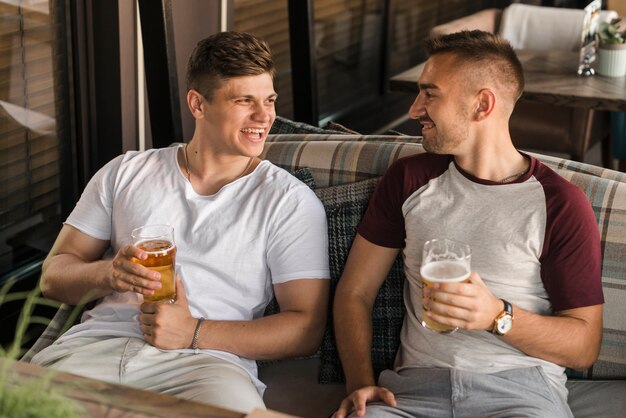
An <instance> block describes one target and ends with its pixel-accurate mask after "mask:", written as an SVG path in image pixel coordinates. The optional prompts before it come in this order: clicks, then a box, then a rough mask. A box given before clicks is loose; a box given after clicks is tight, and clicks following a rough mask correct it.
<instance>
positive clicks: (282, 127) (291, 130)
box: [270, 116, 354, 135]
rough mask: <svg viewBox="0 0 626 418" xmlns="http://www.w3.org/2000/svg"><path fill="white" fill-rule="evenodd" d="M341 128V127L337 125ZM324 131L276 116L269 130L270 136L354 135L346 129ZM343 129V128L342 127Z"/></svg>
mask: <svg viewBox="0 0 626 418" xmlns="http://www.w3.org/2000/svg"><path fill="white" fill-rule="evenodd" d="M339 126H341V125H339ZM339 126H337V128H338V129H324V128H320V127H318V126H313V125H309V124H307V123H304V122H294V121H292V120H289V119H286V118H283V117H281V116H276V119H275V120H274V124H273V125H272V128H271V129H270V134H339V135H341V134H348V133H354V132H353V131H349V130H347V129H345V128H344V129H339ZM342 128H343V127H342Z"/></svg>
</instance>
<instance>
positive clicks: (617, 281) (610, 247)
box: [553, 164, 626, 379]
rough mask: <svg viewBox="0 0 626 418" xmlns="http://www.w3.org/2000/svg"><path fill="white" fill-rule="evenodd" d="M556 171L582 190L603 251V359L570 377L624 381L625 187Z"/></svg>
mask: <svg viewBox="0 0 626 418" xmlns="http://www.w3.org/2000/svg"><path fill="white" fill-rule="evenodd" d="M587 167H589V166H587ZM553 168H554V167H553ZM579 168H584V165H583V164H581V165H579ZM555 171H556V172H557V173H559V174H560V175H561V176H562V177H564V178H565V179H567V180H569V181H570V182H572V183H574V184H575V185H577V186H578V187H579V188H581V189H582V191H583V192H584V193H585V195H586V196H587V199H589V202H591V207H592V208H593V211H594V213H595V216H596V220H597V222H598V231H599V233H600V247H601V251H602V288H603V291H604V299H605V304H604V317H603V327H604V328H603V331H602V346H601V347H600V355H599V357H598V360H597V361H596V362H595V363H594V365H593V366H592V367H590V368H589V369H587V370H585V371H583V372H574V371H572V370H569V371H568V375H569V376H570V377H576V378H588V379H613V378H621V379H623V378H625V377H626V321H624V318H626V263H624V260H626V240H625V239H624V237H625V236H626V183H624V182H621V181H617V180H611V179H609V178H601V177H597V176H595V175H589V174H587V173H586V170H579V171H573V170H571V169H569V168H567V169H566V168H558V167H557V168H555ZM607 171H610V170H607ZM608 175H611V173H609V174H608Z"/></svg>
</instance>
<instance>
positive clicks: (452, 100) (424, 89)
mask: <svg viewBox="0 0 626 418" xmlns="http://www.w3.org/2000/svg"><path fill="white" fill-rule="evenodd" d="M456 67H457V66H456V65H455V59H454V55H452V54H450V53H441V54H436V55H433V56H431V57H430V58H429V59H428V61H427V62H426V65H425V66H424V71H423V72H422V75H421V76H420V79H419V88H420V92H419V94H418V96H417V98H416V99H415V102H414V103H413V105H412V106H411V108H410V109H409V117H411V118H412V119H417V120H418V121H419V123H420V124H421V125H422V126H423V127H422V135H423V137H424V140H423V146H424V149H425V150H426V151H428V152H432V153H436V154H455V151H456V150H457V148H458V147H459V145H461V144H462V143H463V142H465V141H466V140H467V139H468V138H469V132H470V117H471V111H470V109H471V106H472V103H471V96H470V95H469V94H468V91H467V90H468V89H467V88H466V87H465V84H466V83H467V80H464V79H463V76H462V74H459V73H458V72H457V71H456V70H455V68H456Z"/></svg>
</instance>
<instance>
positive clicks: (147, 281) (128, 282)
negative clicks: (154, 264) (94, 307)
mask: <svg viewBox="0 0 626 418" xmlns="http://www.w3.org/2000/svg"><path fill="white" fill-rule="evenodd" d="M146 257H147V254H146V252H145V251H143V250H140V249H139V248H137V247H134V246H132V245H125V246H123V247H122V248H120V250H119V251H118V252H117V254H116V255H115V258H114V259H113V260H112V261H111V264H110V268H109V272H108V274H107V275H106V277H105V280H106V281H107V283H106V285H108V287H109V288H111V289H113V290H114V291H116V292H137V293H141V294H142V295H144V296H150V295H153V294H154V291H155V289H159V288H161V282H160V281H159V279H160V278H161V275H160V274H159V273H158V272H156V271H153V270H150V269H148V268H146V267H144V266H142V265H141V264H139V263H136V262H135V261H134V260H133V258H138V259H140V260H145V259H146Z"/></svg>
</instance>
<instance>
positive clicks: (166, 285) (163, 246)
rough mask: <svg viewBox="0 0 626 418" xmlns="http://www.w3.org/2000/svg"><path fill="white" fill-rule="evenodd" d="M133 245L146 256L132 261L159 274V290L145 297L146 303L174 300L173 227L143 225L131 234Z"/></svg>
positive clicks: (174, 249) (174, 255) (174, 251)
mask: <svg viewBox="0 0 626 418" xmlns="http://www.w3.org/2000/svg"><path fill="white" fill-rule="evenodd" d="M131 238H132V242H133V245H134V246H135V247H137V248H140V249H142V250H143V251H145V252H146V253H147V254H148V257H147V258H146V259H145V260H139V259H138V258H134V259H133V261H134V262H136V263H139V264H141V265H142V266H145V267H147V268H149V269H150V270H154V271H157V272H159V274H161V288H160V289H155V291H154V294H153V295H152V296H145V295H144V300H145V301H148V302H166V301H171V300H174V299H176V284H175V282H174V277H175V271H176V267H175V266H176V245H175V244H174V227H172V226H171V225H145V226H142V227H139V228H135V229H133V231H132V232H131Z"/></svg>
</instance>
